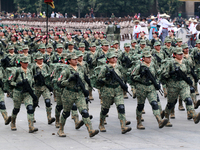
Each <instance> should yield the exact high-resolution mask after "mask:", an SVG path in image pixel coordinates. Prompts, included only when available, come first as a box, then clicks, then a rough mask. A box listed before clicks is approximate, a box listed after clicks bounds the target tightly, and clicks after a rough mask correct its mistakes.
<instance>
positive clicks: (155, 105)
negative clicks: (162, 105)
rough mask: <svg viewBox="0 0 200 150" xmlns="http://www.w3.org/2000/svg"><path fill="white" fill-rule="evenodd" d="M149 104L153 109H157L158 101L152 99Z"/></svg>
mask: <svg viewBox="0 0 200 150" xmlns="http://www.w3.org/2000/svg"><path fill="white" fill-rule="evenodd" d="M151 106H152V108H153V110H158V103H157V102H156V101H152V102H151Z"/></svg>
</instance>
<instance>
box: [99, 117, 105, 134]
mask: <svg viewBox="0 0 200 150" xmlns="http://www.w3.org/2000/svg"><path fill="white" fill-rule="evenodd" d="M99 130H100V132H106V128H105V126H104V119H100V124H99Z"/></svg>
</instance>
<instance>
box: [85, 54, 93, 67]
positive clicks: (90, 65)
mask: <svg viewBox="0 0 200 150" xmlns="http://www.w3.org/2000/svg"><path fill="white" fill-rule="evenodd" d="M86 62H87V63H88V65H89V68H90V69H92V67H93V66H92V58H90V54H87V59H86Z"/></svg>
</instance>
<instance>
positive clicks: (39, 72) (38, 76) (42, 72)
mask: <svg viewBox="0 0 200 150" xmlns="http://www.w3.org/2000/svg"><path fill="white" fill-rule="evenodd" d="M35 59H36V64H34V65H33V66H32V71H33V75H34V80H35V95H36V96H37V97H38V101H39V98H40V96H41V95H42V96H43V98H44V102H45V105H46V112H47V119H48V124H52V123H53V122H54V121H55V118H53V117H51V110H52V107H51V96H50V90H51V92H52V89H50V71H49V67H48V65H46V64H45V63H43V56H42V54H39V53H38V54H36V56H35Z"/></svg>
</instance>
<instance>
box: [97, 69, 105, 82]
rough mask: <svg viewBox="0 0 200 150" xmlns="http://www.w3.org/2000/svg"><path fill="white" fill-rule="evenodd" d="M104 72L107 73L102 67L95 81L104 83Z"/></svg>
mask: <svg viewBox="0 0 200 150" xmlns="http://www.w3.org/2000/svg"><path fill="white" fill-rule="evenodd" d="M106 71H107V69H106V67H105V66H103V67H102V68H101V71H100V72H99V75H98V77H97V80H98V81H103V82H106V77H105V75H106Z"/></svg>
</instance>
